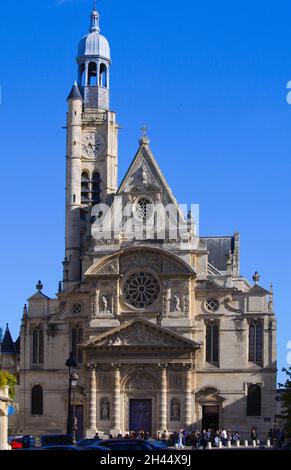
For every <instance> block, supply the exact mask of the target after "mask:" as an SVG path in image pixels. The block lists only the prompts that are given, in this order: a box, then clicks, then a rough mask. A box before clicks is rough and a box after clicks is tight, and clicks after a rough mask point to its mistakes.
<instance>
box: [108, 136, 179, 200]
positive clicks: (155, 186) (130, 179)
mask: <svg viewBox="0 0 291 470" xmlns="http://www.w3.org/2000/svg"><path fill="white" fill-rule="evenodd" d="M153 192H160V193H161V194H162V199H163V203H164V204H174V205H175V206H177V207H178V203H177V201H176V199H175V197H174V195H173V193H172V191H171V188H170V186H169V185H168V183H167V181H166V179H165V177H164V175H163V173H162V171H161V169H160V167H159V165H158V163H157V161H156V159H155V157H154V155H153V153H152V151H151V149H150V147H149V145H148V144H141V145H140V147H139V149H138V152H137V154H136V155H135V157H134V159H133V161H132V163H131V165H130V167H129V169H128V171H127V173H126V175H125V177H124V179H123V181H122V182H121V184H120V187H119V189H118V192H117V194H121V193H142V194H146V193H153Z"/></svg>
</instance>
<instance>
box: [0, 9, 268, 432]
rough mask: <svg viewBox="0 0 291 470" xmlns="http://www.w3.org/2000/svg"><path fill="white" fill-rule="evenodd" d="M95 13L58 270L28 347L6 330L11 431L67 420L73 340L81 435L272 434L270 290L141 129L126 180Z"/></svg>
mask: <svg viewBox="0 0 291 470" xmlns="http://www.w3.org/2000/svg"><path fill="white" fill-rule="evenodd" d="M99 21H100V18H99V13H98V12H97V11H96V10H95V9H94V10H93V12H92V15H91V25H90V31H89V34H87V35H86V36H84V37H83V38H82V39H81V41H80V43H79V48H78V56H77V66H78V80H77V81H76V82H75V84H74V86H73V88H72V90H71V92H70V95H69V97H68V114H67V160H66V162H67V163H66V164H67V167H66V253H65V259H64V261H63V268H64V269H63V271H64V276H63V282H62V283H60V286H59V292H58V294H57V296H56V298H49V297H48V296H46V295H45V290H44V288H43V286H42V284H41V282H39V283H38V284H37V290H36V292H35V293H34V294H33V295H32V296H31V297H30V298H29V299H28V302H29V303H28V306H25V308H24V313H23V318H22V324H21V331H20V352H18V351H16V350H15V349H14V350H13V342H12V340H11V338H10V340H9V341H8V340H7V337H6V342H5V344H7V343H9V344H10V346H9V347H7V346H6V348H4V350H3V348H2V361H3V363H4V365H5V361H6V363H7V364H8V363H9V364H10V366H11V363H12V362H13V361H15V364H17V375H18V377H19V384H18V387H17V397H16V402H17V413H16V415H15V416H14V418H13V427H14V430H15V431H17V432H18V433H26V434H28V433H31V434H34V435H39V434H42V433H64V432H65V431H66V426H67V413H68V405H69V403H68V370H67V367H66V360H67V358H68V356H69V353H70V352H73V354H74V357H75V358H76V362H77V374H78V383H77V386H76V388H75V389H74V405H75V407H74V408H75V415H76V418H77V428H78V430H77V434H78V435H80V436H81V435H86V436H93V435H94V434H95V433H96V432H97V431H98V432H99V433H100V434H101V435H102V434H103V435H109V434H110V433H111V434H118V433H126V432H128V431H132V430H134V431H140V430H142V429H143V430H145V431H148V432H151V433H156V432H157V431H162V432H163V431H164V430H167V431H169V432H174V431H176V430H178V429H180V428H184V429H187V430H194V429H199V430H200V429H202V428H207V429H208V428H217V429H218V428H222V427H226V428H228V427H229V428H231V429H232V430H236V431H239V432H240V433H241V436H242V437H245V438H249V435H250V430H251V428H252V427H254V426H255V427H256V428H257V430H258V434H259V436H260V437H261V438H262V439H263V437H264V436H265V435H266V434H267V432H268V430H269V428H270V427H272V425H273V422H274V416H275V403H276V402H275V395H276V318H275V314H274V310H273V292H272V289H270V290H266V289H265V288H263V287H261V286H260V284H259V280H260V279H259V275H258V273H256V274H255V275H254V277H253V280H252V282H249V281H248V280H247V279H245V278H244V277H243V276H242V275H241V273H240V241H239V234H238V233H235V234H234V235H231V236H221V237H220V236H215V237H202V236H200V235H199V234H198V233H197V229H196V222H197V221H196V220H195V217H193V215H192V214H191V212H189V213H188V214H187V213H186V214H185V215H184V213H183V212H182V211H181V208H180V207H179V205H178V203H177V201H176V199H175V197H174V195H173V193H172V191H171V189H170V188H169V186H168V184H167V182H166V180H165V178H164V176H163V174H162V172H161V170H160V168H159V166H158V164H157V162H156V160H155V157H154V156H153V154H152V152H151V149H150V142H149V139H148V137H147V135H146V133H145V132H144V135H142V137H141V139H140V141H139V148H138V150H137V153H136V155H135V157H134V159H133V161H132V163H131V164H130V166H129V169H128V171H127V173H126V175H125V177H124V178H123V180H122V182H121V184H120V185H119V186H118V124H117V121H116V115H115V113H114V112H112V111H111V110H110V66H111V56H110V47H109V44H108V41H107V40H106V38H105V37H104V36H102V35H101V34H100V26H99ZM6 334H7V336H8V332H7V331H6V333H5V335H6ZM8 339H9V338H8ZM3 343H4V341H3ZM18 347H19V344H18ZM9 348H10V351H9V350H8V351H5V349H9ZM9 358H10V359H9ZM9 361H10V362H9ZM11 361H12V362H11ZM10 369H11V367H10Z"/></svg>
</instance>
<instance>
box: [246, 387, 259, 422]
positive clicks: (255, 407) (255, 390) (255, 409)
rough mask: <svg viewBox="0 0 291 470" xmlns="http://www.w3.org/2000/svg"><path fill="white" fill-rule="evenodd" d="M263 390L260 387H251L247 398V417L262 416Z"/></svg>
mask: <svg viewBox="0 0 291 470" xmlns="http://www.w3.org/2000/svg"><path fill="white" fill-rule="evenodd" d="M261 414H262V390H261V387H260V386H259V385H249V387H248V397H247V416H261Z"/></svg>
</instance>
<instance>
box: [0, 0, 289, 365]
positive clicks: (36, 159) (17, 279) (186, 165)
mask: <svg viewBox="0 0 291 470" xmlns="http://www.w3.org/2000/svg"><path fill="white" fill-rule="evenodd" d="M98 4H99V5H98V7H99V10H100V12H101V28H102V33H103V34H105V35H106V36H107V38H108V39H109V40H110V44H111V49H112V57H113V65H112V70H111V103H112V109H114V110H115V111H116V112H117V114H118V120H119V123H120V125H121V126H122V128H123V129H122V131H121V133H120V167H119V170H120V173H119V177H120V178H121V177H122V175H123V174H124V172H125V171H126V169H127V167H128V165H129V163H130V161H131V159H132V157H133V155H134V153H135V151H136V149H137V141H138V138H139V134H140V131H139V129H140V127H141V125H142V124H144V123H147V124H148V125H149V127H150V131H149V134H150V138H151V146H152V150H153V152H154V154H155V156H156V158H157V160H158V162H159V164H160V166H161V168H162V170H163V171H164V174H165V176H166V178H167V179H168V182H169V183H170V185H171V187H172V190H173V191H174V193H175V195H176V197H177V199H178V200H179V201H180V202H181V203H199V204H200V217H201V218H200V223H201V233H202V234H203V235H227V234H232V233H233V232H234V231H235V230H238V231H239V232H240V233H241V250H242V251H241V263H242V266H241V268H242V273H243V275H245V276H247V277H248V278H251V276H252V274H253V273H254V271H255V270H258V271H259V272H260V274H261V276H262V277H261V284H262V285H263V286H264V287H267V288H268V287H269V284H270V282H271V281H272V282H273V283H274V289H275V307H276V312H277V315H278V365H279V368H281V367H282V366H284V365H285V366H286V365H287V364H286V354H287V350H286V344H287V341H288V340H291V276H290V266H291V237H290V235H291V221H290V203H291V198H290V195H291V185H290V170H291V163H290V161H291V155H290V154H291V107H290V106H288V105H287V103H286V83H287V81H288V80H291V40H290V38H291V28H290V17H291V4H290V2H289V1H287V0H285V1H284V0H281V2H277V1H274V0H268V1H267V2H266V1H260V0H257V1H255V2H254V1H253V0H244V1H240V0H238V1H236V2H233V0H232V1H226V0H221V1H219V2H218V1H216V0H212V1H203V2H202V1H193V0H182V1H180V2H176V1H171V0H147V1H136V0H123V1H117V0H100V1H99V2H98ZM91 7H92V2H91V1H90V0H71V1H65V0H63V1H57V0H42V1H41V2H40V1H36V0H25V1H24V0H23V1H19V2H17V4H16V3H15V2H1V17H0V41H1V63H0V72H1V74H0V81H1V87H2V104H1V106H0V142H1V144H0V145H1V147H0V148H1V175H2V177H1V186H0V192H1V202H2V205H1V206H2V218H1V231H0V242H1V247H2V253H1V278H0V286H1V313H0V317H1V319H0V324H1V325H2V326H4V325H5V323H6V321H8V322H9V325H10V327H11V330H12V332H13V335H14V337H15V338H16V336H17V334H18V331H19V324H20V318H21V314H22V307H23V304H24V303H25V301H26V299H27V298H28V297H29V296H30V295H31V294H33V293H34V292H35V284H36V281H38V279H41V280H42V281H43V283H44V286H45V287H44V292H45V293H46V294H47V295H50V296H53V294H54V293H55V292H56V290H57V286H58V281H59V280H60V279H61V277H62V272H61V261H62V259H63V256H64V196H65V131H64V130H63V129H62V126H63V125H65V119H66V97H67V95H68V92H69V91H70V88H71V86H72V83H73V81H74V79H75V78H76V65H75V56H76V50H77V44H78V41H79V39H80V38H81V36H82V35H84V34H85V33H86V32H87V30H88V24H89V23H88V22H89V14H90V10H91Z"/></svg>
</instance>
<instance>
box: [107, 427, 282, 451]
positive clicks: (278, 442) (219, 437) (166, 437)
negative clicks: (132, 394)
mask: <svg viewBox="0 0 291 470" xmlns="http://www.w3.org/2000/svg"><path fill="white" fill-rule="evenodd" d="M114 437H115V436H114ZM116 437H117V438H118V439H143V440H146V439H151V438H153V439H157V440H162V441H165V442H167V443H169V442H172V443H173V444H174V446H175V448H176V449H184V447H186V446H192V448H193V449H200V448H203V449H206V448H207V447H208V443H209V442H210V443H211V446H212V447H219V445H220V443H221V445H222V446H223V447H227V445H228V442H230V443H231V445H235V444H236V442H237V441H240V434H239V432H238V431H234V432H232V431H231V429H226V428H222V429H220V430H216V431H215V430H213V429H208V430H206V429H204V430H203V431H201V432H200V431H197V430H196V431H193V432H192V433H191V434H189V433H187V432H186V430H185V429H179V430H178V431H176V432H175V433H174V434H169V433H168V432H167V431H166V430H165V431H163V432H158V433H157V434H155V435H154V436H152V435H151V434H150V433H149V432H146V431H139V432H135V431H131V432H129V433H126V434H125V435H124V436H122V435H121V434H119V435H118V436H116ZM109 439H113V436H112V435H110V436H109ZM268 439H270V441H271V444H272V445H274V446H276V447H282V445H283V443H284V441H285V433H284V431H281V430H280V429H270V431H269V433H268ZM250 440H251V442H254V441H255V442H256V444H257V445H259V444H260V441H259V437H258V432H257V429H256V428H252V430H251V433H250Z"/></svg>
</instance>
